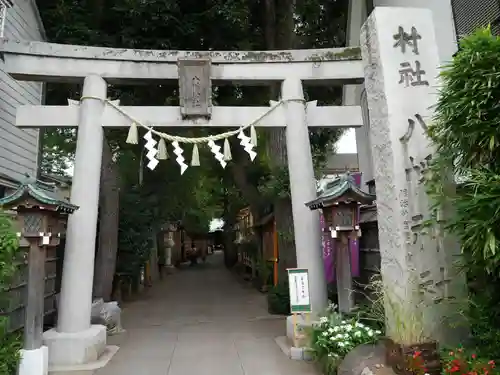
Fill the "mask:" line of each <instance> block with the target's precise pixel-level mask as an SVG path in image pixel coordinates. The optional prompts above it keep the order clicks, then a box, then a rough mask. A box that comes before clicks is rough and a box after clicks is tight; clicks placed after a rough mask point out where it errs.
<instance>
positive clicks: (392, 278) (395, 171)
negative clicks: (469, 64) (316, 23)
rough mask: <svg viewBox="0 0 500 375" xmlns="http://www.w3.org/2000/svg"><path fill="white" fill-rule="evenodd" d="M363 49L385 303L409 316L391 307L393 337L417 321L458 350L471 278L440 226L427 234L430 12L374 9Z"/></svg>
mask: <svg viewBox="0 0 500 375" xmlns="http://www.w3.org/2000/svg"><path fill="white" fill-rule="evenodd" d="M361 48H362V56H363V62H364V66H365V68H364V74H365V87H366V91H367V99H368V100H367V101H368V108H369V114H370V116H369V117H370V139H371V143H372V152H373V166H374V178H375V183H376V186H377V211H378V227H379V242H380V253H381V273H382V278H383V285H384V288H385V292H386V302H388V299H397V301H394V302H395V303H396V304H397V305H398V306H400V307H401V308H403V309H406V310H405V311H404V315H407V316H406V317H403V316H399V317H396V316H395V315H396V314H401V313H402V311H399V312H396V311H389V310H391V309H389V308H386V317H387V331H388V332H387V333H388V335H389V337H391V335H393V334H394V333H395V332H396V331H397V330H401V327H396V326H395V325H396V324H397V323H396V321H397V320H399V319H405V318H406V319H407V320H408V319H414V320H417V319H419V320H420V322H421V324H422V332H421V339H422V340H437V341H439V342H441V343H450V344H452V343H455V342H456V341H457V340H459V338H460V336H461V335H462V334H463V332H464V331H465V327H463V326H462V327H456V326H452V323H455V322H456V319H457V317H456V316H452V315H453V312H455V314H456V312H457V311H458V310H459V309H458V308H457V306H456V304H457V303H459V302H462V301H464V299H463V297H465V296H466V294H464V293H465V291H466V289H465V288H466V285H465V280H464V278H463V277H461V276H459V275H458V274H457V272H456V271H455V270H454V269H453V266H452V263H453V258H454V256H456V255H457V254H458V253H459V246H458V243H457V242H456V241H454V240H453V239H452V238H450V237H445V236H443V235H442V234H441V232H440V231H439V228H437V226H435V227H432V228H424V222H425V221H426V219H428V218H429V215H430V211H429V203H430V201H429V199H428V197H427V195H426V193H425V186H424V184H423V182H424V179H425V173H426V167H427V166H428V163H429V161H430V160H431V159H432V154H433V151H434V149H433V146H432V144H431V143H430V141H429V139H428V138H427V135H426V129H427V126H426V122H427V121H429V119H430V118H431V117H432V111H431V109H430V108H431V107H432V106H433V105H434V104H436V100H437V89H436V88H437V87H438V78H437V77H438V74H439V70H438V67H439V65H440V63H439V54H438V49H437V44H436V36H435V34H434V25H433V21H432V12H431V11H430V10H428V9H417V8H413V9H412V8H389V7H380V8H376V9H375V10H374V11H373V12H372V14H371V15H370V17H369V18H368V20H367V21H366V23H365V24H364V25H363V27H362V30H361ZM442 214H446V213H442ZM387 305H388V304H387V303H386V306H387ZM410 315H411V316H410ZM391 338H393V337H391ZM393 339H395V340H396V339H397V338H396V337H394V338H393Z"/></svg>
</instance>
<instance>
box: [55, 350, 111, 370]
mask: <svg viewBox="0 0 500 375" xmlns="http://www.w3.org/2000/svg"><path fill="white" fill-rule="evenodd" d="M118 349H119V348H118V346H113V345H108V346H106V348H105V349H104V352H103V353H102V354H101V356H100V357H99V359H98V360H97V361H95V362H90V363H85V364H83V365H62V366H55V365H49V375H94V374H95V373H96V372H97V371H98V370H99V369H101V368H103V367H105V366H106V365H107V364H108V363H109V361H110V360H111V358H112V357H113V356H114V355H115V354H116V352H117V351H118Z"/></svg>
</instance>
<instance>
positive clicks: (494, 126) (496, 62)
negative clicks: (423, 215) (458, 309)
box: [427, 28, 500, 358]
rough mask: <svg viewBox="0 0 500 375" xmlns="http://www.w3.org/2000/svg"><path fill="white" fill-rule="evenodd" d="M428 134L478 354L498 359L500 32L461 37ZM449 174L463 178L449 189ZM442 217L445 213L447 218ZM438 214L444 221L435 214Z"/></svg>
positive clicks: (437, 203)
mask: <svg viewBox="0 0 500 375" xmlns="http://www.w3.org/2000/svg"><path fill="white" fill-rule="evenodd" d="M442 82H443V87H442V89H441V92H440V96H439V100H438V104H437V107H436V112H435V118H434V122H433V123H432V124H431V125H430V127H429V135H430V137H431V139H432V140H433V142H434V143H435V144H436V146H437V153H436V155H435V157H434V160H433V162H432V164H431V169H430V173H429V174H428V181H427V189H428V192H429V194H430V196H431V197H432V198H433V199H434V207H433V209H434V212H439V210H440V209H441V208H442V207H443V206H444V207H447V209H448V211H450V208H452V209H453V211H454V212H453V214H454V215H450V216H447V217H445V219H446V229H447V230H448V231H450V232H451V233H452V234H453V235H454V236H456V237H457V238H458V240H459V241H460V243H461V247H462V254H463V257H462V259H461V260H460V265H461V266H462V268H463V270H464V271H466V272H467V276H468V279H469V285H470V301H469V302H470V309H469V311H468V314H469V315H468V318H469V321H470V323H471V329H472V333H473V342H472V345H473V346H476V347H477V350H478V354H482V355H484V356H486V357H490V358H498V345H499V340H498V337H499V336H500V323H499V321H500V320H499V318H500V309H499V308H498V306H499V303H500V297H498V288H499V287H500V252H499V245H500V243H499V239H500V189H499V188H498V186H499V181H500V147H499V145H500V128H499V127H498V124H499V123H500V106H499V102H500V38H499V37H496V36H493V35H492V34H491V30H490V29H489V28H486V29H481V30H478V31H477V32H475V33H474V34H473V35H471V36H469V37H467V38H465V39H464V40H463V41H462V42H461V43H460V50H459V52H458V53H457V54H456V56H455V57H454V59H453V61H452V62H451V63H450V64H449V65H447V66H446V67H445V69H444V71H443V72H442ZM450 176H458V177H457V180H458V181H459V182H460V183H461V184H460V185H459V186H458V188H457V189H456V191H453V189H451V188H450V182H451V178H450ZM439 219H443V218H442V217H441V218H439ZM434 220H435V221H436V220H438V217H437V216H435V217H434Z"/></svg>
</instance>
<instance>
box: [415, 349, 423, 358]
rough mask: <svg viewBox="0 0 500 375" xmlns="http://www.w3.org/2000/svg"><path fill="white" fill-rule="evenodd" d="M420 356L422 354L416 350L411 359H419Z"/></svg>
mask: <svg viewBox="0 0 500 375" xmlns="http://www.w3.org/2000/svg"><path fill="white" fill-rule="evenodd" d="M421 354H422V352H421V351H418V350H417V351H416V352H415V353H413V358H417V357H420V355H421Z"/></svg>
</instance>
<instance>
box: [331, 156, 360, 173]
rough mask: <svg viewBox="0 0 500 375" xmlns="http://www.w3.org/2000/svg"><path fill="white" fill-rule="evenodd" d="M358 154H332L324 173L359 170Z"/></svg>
mask: <svg viewBox="0 0 500 375" xmlns="http://www.w3.org/2000/svg"><path fill="white" fill-rule="evenodd" d="M358 171H359V164H358V154H331V155H329V156H328V159H327V161H326V166H325V167H324V169H323V170H322V172H323V174H324V175H337V174H342V173H345V172H358Z"/></svg>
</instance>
